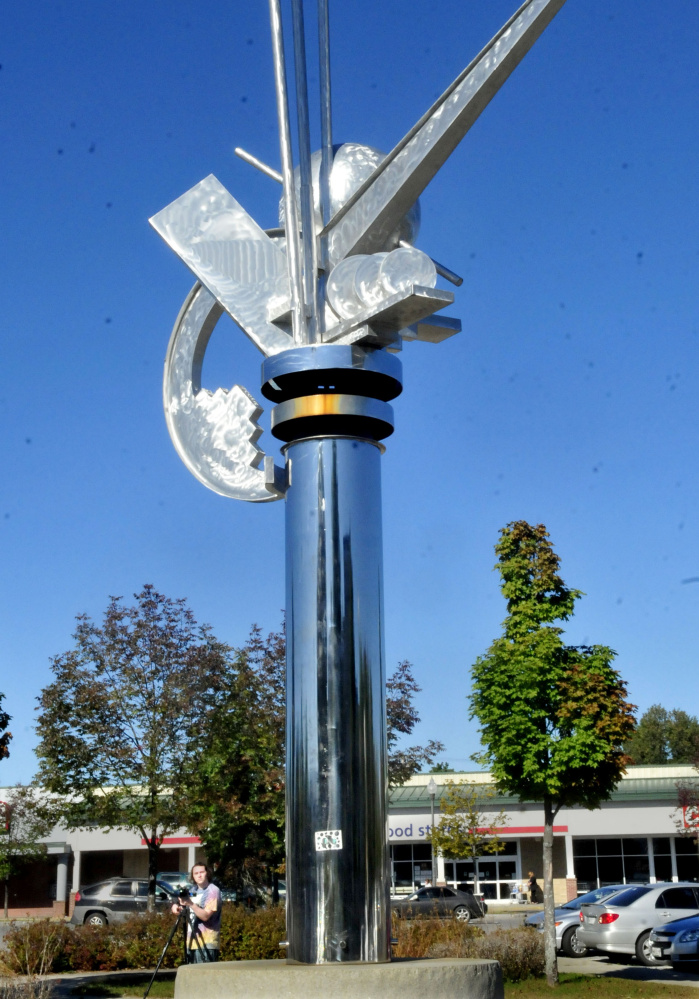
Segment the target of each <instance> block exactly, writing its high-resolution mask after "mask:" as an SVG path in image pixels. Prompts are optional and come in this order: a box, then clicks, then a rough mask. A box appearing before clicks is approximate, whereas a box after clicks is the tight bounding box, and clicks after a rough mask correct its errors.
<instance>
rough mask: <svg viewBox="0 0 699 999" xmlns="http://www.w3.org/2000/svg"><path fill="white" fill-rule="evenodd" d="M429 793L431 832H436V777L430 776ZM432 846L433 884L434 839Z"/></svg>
mask: <svg viewBox="0 0 699 999" xmlns="http://www.w3.org/2000/svg"><path fill="white" fill-rule="evenodd" d="M427 793H428V794H429V796H430V833H432V834H433V833H434V796H435V795H436V793H437V784H436V782H435V779H434V777H430V779H429V783H428V784H427ZM430 845H431V847H432V884H433V885H435V884H436V883H437V876H436V874H435V863H434V841H432V843H431V844H430Z"/></svg>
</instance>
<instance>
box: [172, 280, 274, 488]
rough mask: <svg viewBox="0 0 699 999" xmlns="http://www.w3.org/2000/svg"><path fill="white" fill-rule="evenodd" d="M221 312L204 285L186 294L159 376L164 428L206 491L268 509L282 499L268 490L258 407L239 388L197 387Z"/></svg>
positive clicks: (217, 303) (235, 386) (220, 307)
mask: <svg viewBox="0 0 699 999" xmlns="http://www.w3.org/2000/svg"><path fill="white" fill-rule="evenodd" d="M223 311H224V309H223V306H222V305H221V304H220V303H219V302H218V301H217V300H216V298H214V296H213V295H212V294H211V292H210V291H208V290H207V289H206V288H204V287H203V285H201V284H199V283H197V284H195V286H194V288H193V289H192V291H191V292H190V293H189V295H188V297H187V299H186V301H185V303H184V305H183V306H182V309H181V310H180V314H179V316H178V317H177V320H176V322H175V326H174V328H173V331H172V336H171V337H170V343H169V344H168V349H167V354H166V357H165V370H164V374H163V406H164V409H165V420H166V423H167V428H168V431H169V433H170V437H171V439H172V443H173V445H174V446H175V450H176V451H177V453H178V454H179V456H180V458H181V459H182V461H183V463H184V464H185V465H186V467H187V468H188V469H189V471H190V472H191V473H192V475H193V476H194V477H195V478H196V479H197V480H198V481H199V482H201V483H202V484H203V485H205V486H207V488H209V489H211V490H213V491H214V492H215V493H218V494H219V495H220V496H227V497H229V498H231V499H241V500H248V501H250V502H253V503H269V502H271V501H273V500H276V499H281V498H282V495H283V494H282V493H281V492H280V491H279V490H276V489H274V487H273V486H270V485H268V477H267V475H266V473H265V469H264V466H263V462H264V459H265V455H264V452H263V451H261V450H260V449H259V448H258V447H257V446H256V441H257V440H258V439H259V437H260V435H261V434H262V428H261V427H260V426H259V425H258V423H257V420H258V419H259V417H260V415H261V414H262V412H263V410H262V407H261V406H260V405H259V404H258V403H257V402H256V400H255V399H254V398H253V397H252V396H251V395H250V393H249V392H248V391H247V390H246V389H245V388H243V387H242V386H241V385H234V386H233V387H232V388H231V389H230V390H226V389H221V388H219V389H217V390H216V391H215V392H210V391H209V390H208V389H202V387H201V371H202V364H203V360H204V354H205V353H206V348H207V345H208V343H209V340H210V338H211V334H212V333H213V331H214V327H215V326H216V323H217V322H218V320H219V319H220V318H221V315H222V314H223Z"/></svg>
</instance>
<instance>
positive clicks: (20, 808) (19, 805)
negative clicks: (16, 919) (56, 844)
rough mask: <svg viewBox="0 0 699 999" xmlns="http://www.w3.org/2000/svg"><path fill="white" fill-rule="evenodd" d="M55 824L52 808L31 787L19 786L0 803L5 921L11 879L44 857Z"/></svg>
mask: <svg viewBox="0 0 699 999" xmlns="http://www.w3.org/2000/svg"><path fill="white" fill-rule="evenodd" d="M54 824H55V814H54V810H53V809H52V807H51V804H50V803H47V802H46V801H42V799H41V798H40V797H39V795H38V792H37V791H36V790H35V789H34V788H32V787H26V786H23V785H21V784H17V785H16V786H15V787H13V788H10V789H9V791H7V792H6V800H5V801H3V802H0V881H4V883H5V905H4V908H5V919H7V909H8V904H9V888H10V884H9V882H10V878H11V877H12V875H13V874H17V873H18V872H19V871H20V869H21V867H22V865H23V864H25V863H26V862H27V861H28V860H37V859H38V858H39V857H42V856H44V854H45V853H46V845H45V844H44V843H42V842H41V839H42V838H43V837H44V836H48V835H49V833H50V832H51V829H52V828H53V826H54Z"/></svg>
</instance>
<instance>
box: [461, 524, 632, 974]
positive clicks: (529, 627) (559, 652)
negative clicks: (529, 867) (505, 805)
mask: <svg viewBox="0 0 699 999" xmlns="http://www.w3.org/2000/svg"><path fill="white" fill-rule="evenodd" d="M495 551H496V554H497V556H498V561H497V563H496V566H495V568H496V570H497V571H498V572H499V573H500V577H501V579H502V583H501V591H502V594H503V596H504V597H505V598H506V600H507V617H506V618H505V621H504V622H503V634H502V635H501V636H500V637H499V638H497V639H496V640H495V641H494V642H493V643H492V645H491V646H490V648H489V649H488V651H487V652H486V654H485V655H483V656H480V657H479V658H478V659H477V660H476V662H475V664H474V666H473V667H472V679H473V687H472V693H471V697H470V704H471V717H476V718H477V719H478V721H479V723H480V734H481V742H482V744H483V746H484V752H483V754H482V756H481V760H482V762H483V763H484V764H486V765H487V766H489V767H490V769H491V772H492V774H493V776H494V778H495V780H496V782H497V785H498V787H499V788H500V789H501V790H502V791H505V792H508V793H511V794H516V795H518V797H519V798H520V800H523V801H541V802H543V806H544V838H543V868H544V908H545V950H546V977H547V981H548V983H549V984H550V985H556V984H557V982H558V966H557V962H556V939H555V925H554V900H553V822H554V819H555V817H556V815H557V813H558V812H559V810H560V809H561V808H562V807H571V806H578V807H583V808H591V809H592V808H598V807H599V805H600V802H602V801H604V800H606V799H608V798H609V797H610V795H611V793H612V791H613V789H614V787H615V786H616V784H617V782H618V781H619V780H620V778H621V776H622V774H623V773H624V769H625V763H626V761H627V758H626V756H625V754H624V748H623V747H624V743H625V742H626V740H627V739H629V737H630V736H631V734H632V732H633V729H634V718H633V710H634V708H633V705H632V704H629V703H628V701H627V700H626V685H625V684H624V682H623V680H622V679H621V676H620V675H619V673H618V672H617V671H616V670H615V669H614V668H613V667H612V665H611V664H612V661H613V660H614V657H615V653H614V652H613V651H612V649H610V648H609V647H607V646H605V645H591V646H590V645H585V646H570V645H564V643H563V640H562V638H561V634H562V629H561V628H560V627H558V626H556V625H555V624H554V622H556V621H567V620H568V619H569V618H570V617H571V615H572V614H573V611H574V606H575V602H576V601H577V600H578V599H579V598H580V597H581V596H582V595H583V594H582V593H581V592H580V591H579V590H573V589H570V588H568V587H567V586H566V585H565V583H564V582H563V579H562V578H561V576H560V575H559V572H558V569H559V564H560V560H559V558H558V555H556V553H555V552H554V550H553V546H552V544H551V542H550V541H549V535H548V532H547V531H546V528H545V527H544V525H543V524H537V525H535V526H533V525H531V524H528V523H527V522H526V521H524V520H518V521H514V522H512V523H510V524H508V525H507V526H506V527H504V528H503V529H502V530H501V531H500V540H499V542H498V543H497V545H496V547H495Z"/></svg>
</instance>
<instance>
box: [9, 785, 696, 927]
mask: <svg viewBox="0 0 699 999" xmlns="http://www.w3.org/2000/svg"><path fill="white" fill-rule="evenodd" d="M432 777H433V778H434V780H435V781H436V784H437V788H436V792H435V797H434V814H435V822H439V815H440V812H439V803H440V798H441V796H442V794H443V793H445V788H444V785H445V783H446V782H447V781H450V780H452V781H455V782H463V783H467V784H474V785H476V786H478V785H482V786H483V790H484V792H490V791H492V787H489V785H490V777H489V775H488V774H484V773H454V774H434V775H432ZM429 780H430V775H429V774H427V775H425V774H421V775H419V776H417V777H413V778H412V779H411V780H410V781H408V783H407V784H405V785H404V786H403V787H399V788H394V789H393V790H392V791H391V794H390V803H389V837H388V838H389V849H390V858H391V867H390V877H391V888H392V891H394V892H396V893H402V892H410V891H412V890H413V888H414V887H415V886H417V885H420V884H424V883H425V882H426V881H428V880H431V881H433V882H435V881H437V882H441V883H445V884H449V885H452V886H453V887H459V886H462V887H463V886H466V887H467V888H469V889H470V890H472V889H473V888H474V885H475V875H476V873H477V875H478V882H479V890H480V891H481V892H482V894H483V895H485V897H486V898H487V899H490V900H499V901H502V902H508V901H509V900H511V899H512V898H513V896H514V893H515V891H516V889H517V888H518V886H521V885H523V884H524V883H525V882H526V880H527V878H528V875H529V871H533V872H534V874H535V875H536V877H537V879H538V881H539V883H540V884H541V882H542V881H543V869H542V839H543V832H544V824H543V823H544V816H543V808H542V806H541V804H540V803H537V802H520V801H518V800H517V799H516V798H509V797H504V796H485V797H484V799H483V805H482V807H481V811H482V812H483V813H484V817H485V818H484V824H485V825H486V826H487V824H488V822H487V816H488V814H489V812H490V813H492V815H493V817H494V816H495V815H497V814H498V813H499V812H500V811H501V810H504V811H505V813H506V814H507V818H508V821H507V823H506V825H504V826H503V827H502V828H501V830H500V833H499V838H501V839H502V841H503V844H504V847H503V849H502V851H501V852H499V853H497V854H486V855H485V856H483V857H480V858H479V859H478V861H477V865H478V866H477V871H476V867H475V864H474V862H473V861H470V860H467V859H465V858H450V857H436V858H435V861H436V862H435V865H434V869H433V865H432V850H431V847H430V844H429V842H428V839H427V836H428V834H429V830H430V823H431V813H432V807H433V802H432V800H431V799H430V796H429V794H428V791H427V786H428V783H429ZM687 780H696V781H697V783H698V784H699V776H698V775H697V773H696V771H694V770H693V768H692V767H674V766H665V767H630V768H629V771H628V773H627V774H626V775H625V776H624V778H623V779H622V780H621V781H620V782H619V785H618V786H617V788H616V790H615V791H614V793H613V794H612V797H611V799H610V800H609V801H607V802H604V803H603V805H602V807H601V808H599V809H596V810H594V811H588V810H587V809H584V808H568V809H562V810H561V811H560V812H559V813H558V815H557V816H556V819H555V824H554V847H553V868H554V870H553V873H554V896H555V899H556V901H565V900H566V899H568V898H574V897H575V895H576V894H578V893H580V892H583V891H588V890H589V889H590V888H594V887H598V886H600V885H604V884H618V883H628V882H649V881H650V882H653V881H662V880H673V881H678V880H679V881H699V860H698V853H697V843H696V840H695V839H693V838H692V837H691V835H688V834H689V833H690V832H691V827H692V826H693V824H694V823H697V825H698V826H699V822H697V819H699V816H689V818H687V816H686V815H684V814H683V812H682V810H681V809H679V808H678V807H677V802H678V794H677V782H678V781H687ZM1 798H2V790H1V789H0V799H1ZM202 856H203V854H202V850H201V847H200V845H199V840H198V839H197V838H196V837H194V836H192V835H190V834H189V833H188V832H187V830H180V832H179V833H177V834H174V835H172V836H169V837H167V838H166V840H165V841H164V843H163V848H162V850H161V858H160V861H161V870H170V871H173V870H187V869H188V868H190V867H191V865H192V864H193V863H194V861H195V859H196V860H200V859H202ZM147 871H148V853H147V849H146V846H145V843H144V842H143V841H142V840H141V839H140V837H139V836H137V835H136V834H134V833H129V832H127V831H125V830H111V831H109V830H103V829H97V828H94V829H86V830H80V831H79V832H70V831H68V830H65V829H62V828H61V827H60V826H58V827H56V828H55V829H54V830H53V832H52V835H51V837H50V838H49V841H48V842H47V856H46V858H45V859H44V860H42V861H40V862H38V863H37V864H35V865H34V866H33V867H32V869H31V870H29V869H27V870H26V871H25V872H23V874H22V875H21V876H19V877H17V878H14V879H11V881H10V907H11V913H10V914H11V915H12V916H15V917H16V916H21V915H24V914H25V913H30V914H31V915H49V914H51V913H55V914H61V913H64V912H67V911H69V904H70V898H71V897H72V894H73V893H74V892H75V891H77V889H78V887H80V886H84V885H87V884H90V883H94V882H95V881H99V880H102V879H104V878H106V877H111V876H117V877H131V878H140V877H145V876H147Z"/></svg>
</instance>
